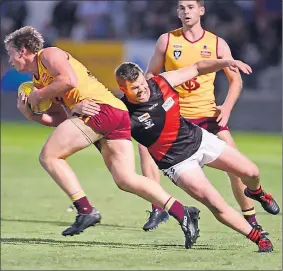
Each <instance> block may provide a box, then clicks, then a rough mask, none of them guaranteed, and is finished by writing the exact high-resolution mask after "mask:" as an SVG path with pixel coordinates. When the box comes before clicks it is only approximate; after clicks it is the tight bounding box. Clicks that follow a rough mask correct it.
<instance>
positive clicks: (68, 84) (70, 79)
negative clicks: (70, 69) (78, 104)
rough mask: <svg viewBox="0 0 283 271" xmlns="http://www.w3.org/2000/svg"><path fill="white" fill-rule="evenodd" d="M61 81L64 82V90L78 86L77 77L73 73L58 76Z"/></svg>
mask: <svg viewBox="0 0 283 271" xmlns="http://www.w3.org/2000/svg"><path fill="white" fill-rule="evenodd" d="M59 79H60V81H61V82H63V84H64V89H65V91H69V90H71V89H73V88H77V86H78V78H77V77H76V76H75V75H74V76H73V75H70V76H68V75H65V76H61V78H59Z"/></svg>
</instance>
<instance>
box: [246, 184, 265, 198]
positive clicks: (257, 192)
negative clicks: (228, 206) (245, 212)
mask: <svg viewBox="0 0 283 271" xmlns="http://www.w3.org/2000/svg"><path fill="white" fill-rule="evenodd" d="M248 192H249V193H250V194H251V195H253V196H254V197H256V198H259V197H261V196H262V195H263V194H264V192H263V190H262V188H261V186H260V187H259V189H257V190H251V189H249V188H248Z"/></svg>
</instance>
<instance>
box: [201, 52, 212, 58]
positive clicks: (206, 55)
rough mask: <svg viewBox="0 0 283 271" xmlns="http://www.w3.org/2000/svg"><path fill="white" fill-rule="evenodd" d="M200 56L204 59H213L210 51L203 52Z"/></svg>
mask: <svg viewBox="0 0 283 271" xmlns="http://www.w3.org/2000/svg"><path fill="white" fill-rule="evenodd" d="M200 54H201V56H202V57H211V52H209V51H201V52H200Z"/></svg>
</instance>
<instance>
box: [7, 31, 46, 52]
mask: <svg viewBox="0 0 283 271" xmlns="http://www.w3.org/2000/svg"><path fill="white" fill-rule="evenodd" d="M4 43H5V46H6V49H7V47H8V45H9V44H11V45H12V46H13V47H14V48H15V49H16V50H17V51H19V50H21V48H22V47H25V48H26V49H28V50H29V51H30V52H31V53H33V54H36V53H38V52H39V51H40V50H41V49H42V48H43V43H44V39H43V37H42V35H41V34H40V33H39V32H38V31H37V30H36V29H35V28H33V27H32V26H24V27H22V28H20V29H18V30H16V31H14V32H12V33H10V34H9V35H8V36H6V38H5V40H4Z"/></svg>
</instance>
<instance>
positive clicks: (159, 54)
mask: <svg viewBox="0 0 283 271" xmlns="http://www.w3.org/2000/svg"><path fill="white" fill-rule="evenodd" d="M167 43H168V33H165V34H162V35H161V36H160V37H159V39H158V40H157V42H156V46H155V51H154V54H153V56H152V57H151V59H150V61H149V63H148V66H147V69H146V72H145V78H146V79H150V78H151V77H152V76H155V75H158V74H159V73H160V72H161V70H162V67H163V65H164V55H165V52H166V47H167Z"/></svg>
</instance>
